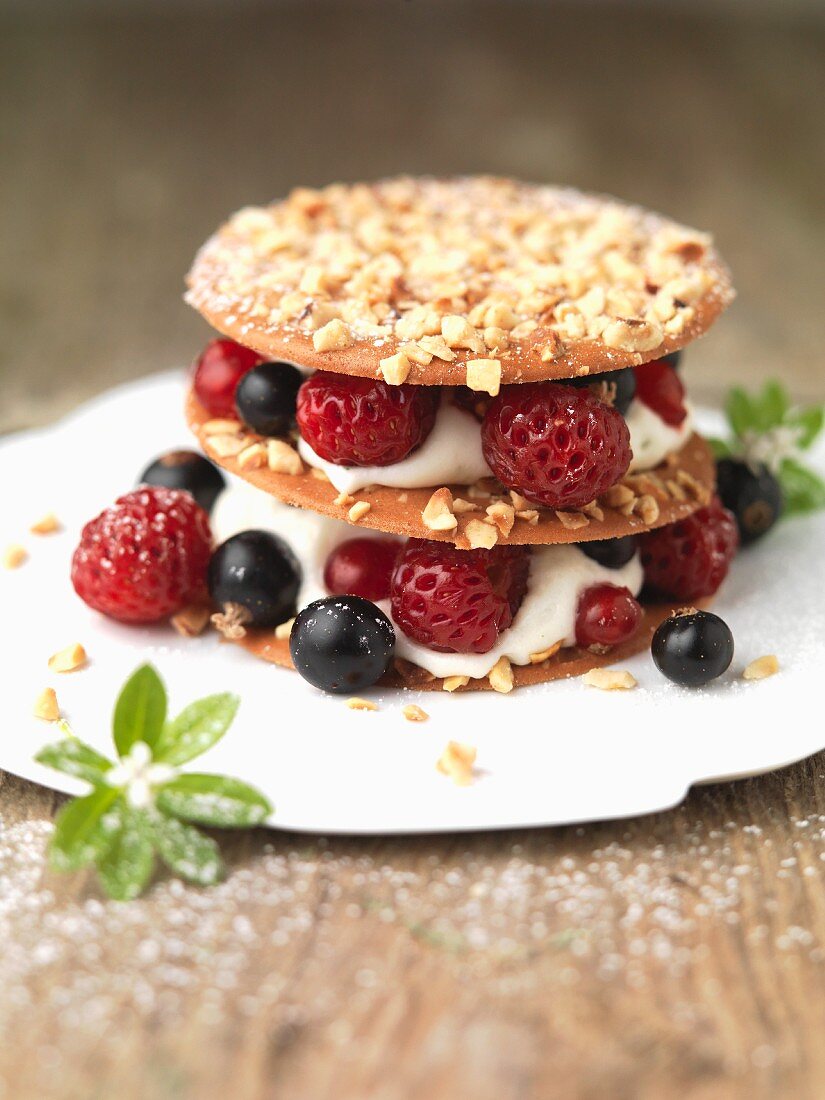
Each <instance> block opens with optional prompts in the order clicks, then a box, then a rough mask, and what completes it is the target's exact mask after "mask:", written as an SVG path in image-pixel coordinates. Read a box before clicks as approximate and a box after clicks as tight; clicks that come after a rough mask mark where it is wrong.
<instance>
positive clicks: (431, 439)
mask: <svg viewBox="0 0 825 1100" xmlns="http://www.w3.org/2000/svg"><path fill="white" fill-rule="evenodd" d="M687 408H688V415H687V416H686V417H685V419H684V420H683V421H682V423H681V424H680V425H679V427H678V428H672V427H671V426H670V425H669V424H666V423H665V422H664V420H662V418H661V417H660V416H658V415H657V414H656V413H655V412H654V411H653V409H650V408H648V406H647V405H644V404H642V402H641V401H632V402H631V403H630V407H629V409H628V410H627V415H626V417H625V419H626V421H627V427H628V430H629V431H630V446H631V449H632V451H633V458H632V459H631V462H630V467H629V472H633V473H639V472H640V471H641V470H652V469H653V467H654V466H658V465H659V463H660V462H662V461H663V460H664V459H665V458H667V456H668V455H669V454H672V453H673V452H674V451H678V450H679V448H680V447H681V446H682V445H683V444H684V443H685V442H686V441H687V439H688V437H689V436H690V434H691V432H692V431H693V416H692V410H691V409H690V407H689V406H688V407H687ZM298 451H299V453H300V455H301V458H302V459H303V460H304V462H306V463H307V465H308V466H314V467H315V468H316V469H319V470H323V471H324V473H325V474H326V475H327V477H328V478H329V480H330V481H331V482H332V484H333V485H334V486H335V488H336V489H337V490H338V492H339V493H356V492H358V490H359V489H364V488H366V486H368V485H386V486H387V487H388V488H390V489H426V488H428V487H429V486H432V487H433V488H437V487H438V486H440V485H472V484H473V482H475V481H478V480H479V479H480V478H483V477H492V476H493V474H492V470H491V469H490V467H489V466H488V465H487V463H486V462H485V460H484V454H483V453H482V450H481V426H480V424H479V422H478V421H477V420H476V418H475V417H474V416H473V415H472V414H471V413H469V412H465V411H464V410H463V409H459V408H456V406H455V405H452V404H450V403H448V402H446V401H445V402H442V404H441V405H440V407H439V409H438V412H437V414H436V419H435V424H434V425H433V430H432V431H431V432H430V434H429V436H428V437H427V438H426V439H425V441H424V442H423V443H422V445H421V446H420V447H418V448H417V450H415V451H413V452H412V454H410V455H408V456H407V458H405V459H402V461H401V462H394V463H392V464H391V465H389V466H338V465H336V464H335V463H333V462H327V461H326V460H325V459H323V458H321V456H320V455H318V454H316V453H315V451H314V450H313V449H312V447H311V446H310V445H309V443H307V442H306V440H304V439H301V440H299V442H298Z"/></svg>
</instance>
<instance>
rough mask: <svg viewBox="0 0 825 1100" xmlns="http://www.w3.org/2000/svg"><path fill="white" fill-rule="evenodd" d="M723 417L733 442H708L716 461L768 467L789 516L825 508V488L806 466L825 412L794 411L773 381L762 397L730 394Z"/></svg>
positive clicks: (824, 409)
mask: <svg viewBox="0 0 825 1100" xmlns="http://www.w3.org/2000/svg"><path fill="white" fill-rule="evenodd" d="M725 414H726V416H727V419H728V423H729V425H730V428H731V431H732V433H733V439H732V440H729V441H728V440H723V439H712V440H711V441H710V442H711V444H712V445H713V449H714V452H715V454H716V457H717V458H741V459H742V460H743V461H745V462H747V463H748V465H750V466H752V467H754V468H756V467H759V466H763V465H764V466H767V468H768V469H769V470H770V472H771V473H772V474H773V475H774V476H775V477H776V479H777V480H778V481H779V484H780V486H781V487H782V495H783V497H784V502H785V507H784V511H785V514H786V515H792V514H793V513H794V512H813V511H816V510H817V509H819V508H825V482H823V480H822V478H821V477H819V475H818V474H816V473H814V471H813V470H811V469H809V468H808V467H807V466H806V465H805V464H804V462H803V455H804V452H805V451H807V450H809V449H810V447H811V446H812V445H813V443H814V441H815V440H816V439H817V437H818V436H819V434H820V432H821V431H822V428H823V424H825V406H822V405H811V406H808V407H807V408H799V407H797V406H794V405H792V404H791V400H790V397H789V396H788V393H787V390H786V389H785V387H784V386H783V385H782V384H781V383H780V382H777V381H771V382H768V383H766V385H765V386H764V387H763V389H762V392H761V393H758V394H748V393H746V392H745V390H743V389H740V388H738V387H737V388H735V389H732V390H731V391H730V393H729V394H728V398H727V401H726V402H725Z"/></svg>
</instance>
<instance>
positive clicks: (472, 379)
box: [467, 359, 501, 397]
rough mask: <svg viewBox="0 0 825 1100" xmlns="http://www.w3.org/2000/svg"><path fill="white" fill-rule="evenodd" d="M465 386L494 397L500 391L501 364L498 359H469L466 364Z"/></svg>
mask: <svg viewBox="0 0 825 1100" xmlns="http://www.w3.org/2000/svg"><path fill="white" fill-rule="evenodd" d="M467 385H468V386H469V388H470V389H471V390H482V391H483V392H484V393H489V395H490V396H491V397H495V396H496V394H497V393H498V391H499V390H500V389H501V362H500V360H498V359H470V360H469V361H468V363H467Z"/></svg>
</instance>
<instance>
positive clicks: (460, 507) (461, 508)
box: [453, 497, 481, 516]
mask: <svg viewBox="0 0 825 1100" xmlns="http://www.w3.org/2000/svg"><path fill="white" fill-rule="evenodd" d="M480 511H481V505H479V504H473V502H472V501H471V500H462V499H461V497H456V498H455V500H454V501H453V512H454V513H455V514H456V515H457V516H461V515H464V513H465V512H480Z"/></svg>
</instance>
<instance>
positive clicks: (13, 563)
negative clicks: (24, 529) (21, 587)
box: [3, 543, 29, 569]
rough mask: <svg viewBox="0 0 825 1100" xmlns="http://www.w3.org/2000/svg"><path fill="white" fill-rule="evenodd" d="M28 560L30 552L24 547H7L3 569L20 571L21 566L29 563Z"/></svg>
mask: <svg viewBox="0 0 825 1100" xmlns="http://www.w3.org/2000/svg"><path fill="white" fill-rule="evenodd" d="M28 558H29V552H28V550H26V548H25V547H24V546H20V545H19V544H18V543H14V544H13V545H12V546H7V547H6V549H5V550H4V551H3V568H4V569H19V568H20V566H21V565H23V564H24V563H25V562H26V561H28Z"/></svg>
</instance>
